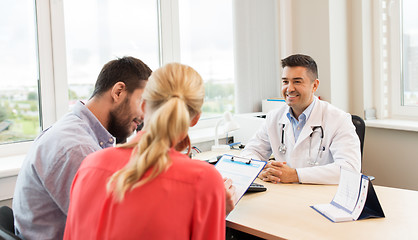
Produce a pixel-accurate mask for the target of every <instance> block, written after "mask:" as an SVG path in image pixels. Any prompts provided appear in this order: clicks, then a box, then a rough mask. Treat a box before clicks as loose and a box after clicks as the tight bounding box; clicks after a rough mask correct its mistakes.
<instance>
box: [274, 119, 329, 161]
mask: <svg viewBox="0 0 418 240" xmlns="http://www.w3.org/2000/svg"><path fill="white" fill-rule="evenodd" d="M281 125H282V141H281V144H280V146H279V152H280V153H282V154H286V151H287V147H286V144H284V127H285V126H286V125H285V124H284V123H282V124H281ZM316 129H319V130H321V141H320V143H319V147H318V154H317V155H316V158H315V161H312V160H311V159H309V160H308V164H309V165H312V166H316V165H318V164H319V163H318V157H319V158H321V157H322V152H323V151H324V148H325V147H322V140H324V129H323V128H322V126H313V127H312V132H311V134H309V138H310V140H309V158H310V156H311V144H312V136H313V134H314V133H315V130H316Z"/></svg>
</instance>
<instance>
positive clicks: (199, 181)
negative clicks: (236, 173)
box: [64, 63, 225, 239]
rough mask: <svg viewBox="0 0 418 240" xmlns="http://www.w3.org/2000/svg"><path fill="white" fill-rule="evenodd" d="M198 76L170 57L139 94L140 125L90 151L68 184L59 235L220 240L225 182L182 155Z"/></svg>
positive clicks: (195, 111)
mask: <svg viewBox="0 0 418 240" xmlns="http://www.w3.org/2000/svg"><path fill="white" fill-rule="evenodd" d="M203 98H204V87H203V81H202V78H201V77H200V75H199V74H198V73H197V72H196V71H195V70H194V69H193V68H191V67H189V66H186V65H182V64H178V63H172V64H167V65H165V66H163V67H161V68H159V69H157V70H156V71H155V72H153V73H152V75H151V76H150V78H149V79H148V83H147V86H146V87H145V90H144V92H143V94H142V99H143V102H142V104H141V108H142V110H143V112H144V116H145V119H144V129H143V131H141V132H139V133H138V134H137V136H136V137H135V138H134V139H133V140H132V141H130V142H128V143H126V144H124V145H120V146H118V147H115V148H108V149H104V150H101V151H98V152H95V153H93V154H91V155H89V156H88V157H87V158H86V159H85V160H84V161H83V163H82V164H81V167H80V169H79V170H78V172H77V175H76V177H75V179H74V182H73V186H72V189H71V199H70V207H69V210H68V216H67V223H66V229H65V234H64V239H224V238H225V188H224V183H223V180H222V177H221V175H220V174H219V173H218V172H217V171H216V169H215V168H214V167H213V166H211V165H209V164H207V163H206V162H201V161H198V160H191V159H190V158H189V157H187V155H185V154H182V153H180V152H179V151H183V150H185V149H186V147H187V146H188V147H189V151H190V140H189V137H188V135H187V132H188V129H189V126H193V125H195V124H196V123H197V121H198V120H199V117H200V113H201V107H202V104H203Z"/></svg>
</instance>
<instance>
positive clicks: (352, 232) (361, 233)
mask: <svg viewBox="0 0 418 240" xmlns="http://www.w3.org/2000/svg"><path fill="white" fill-rule="evenodd" d="M222 153H228V154H233V155H238V154H239V151H237V150H230V151H226V152H222ZM222 153H218V152H204V153H200V154H198V155H196V156H195V158H196V159H202V160H204V159H209V158H212V157H216V156H218V155H221V154H222ZM256 182H258V183H261V184H263V185H264V186H266V187H267V191H265V192H258V193H249V194H245V195H244V197H243V198H242V199H241V200H240V201H239V202H238V204H237V205H236V207H235V209H234V210H233V211H232V212H231V213H230V214H229V215H228V217H227V219H226V220H227V223H226V224H227V226H228V227H231V228H234V229H237V230H239V231H242V232H247V233H250V234H252V235H255V236H259V237H262V238H266V239H367V240H370V239H379V240H380V239H418V224H417V223H418V191H411V190H404V189H397V188H389V187H382V186H374V189H375V191H376V194H377V198H378V199H379V202H380V205H381V206H382V209H383V212H384V213H385V218H374V219H373V218H371V219H363V220H358V221H352V222H340V223H333V222H331V221H329V220H328V219H327V218H325V217H324V216H322V215H321V214H319V213H318V212H316V211H315V210H313V209H312V208H311V207H310V206H312V205H315V204H321V203H329V202H331V200H332V198H333V197H334V195H335V193H336V192H337V187H338V186H337V185H311V184H281V183H279V184H272V183H268V182H263V181H261V180H260V179H256Z"/></svg>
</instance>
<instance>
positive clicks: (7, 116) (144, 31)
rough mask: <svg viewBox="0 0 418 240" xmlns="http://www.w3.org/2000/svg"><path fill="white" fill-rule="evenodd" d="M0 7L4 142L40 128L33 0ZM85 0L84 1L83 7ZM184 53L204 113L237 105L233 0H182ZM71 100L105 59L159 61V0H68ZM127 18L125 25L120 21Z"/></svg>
mask: <svg viewBox="0 0 418 240" xmlns="http://www.w3.org/2000/svg"><path fill="white" fill-rule="evenodd" d="M5 1H7V4H4V6H7V8H6V7H3V8H0V14H1V15H0V53H1V54H0V74H1V76H2V79H1V80H0V144H3V143H11V142H18V141H26V140H33V139H34V138H35V137H36V136H37V135H38V134H39V132H40V130H41V128H40V125H41V124H40V119H41V112H40V111H39V105H40V103H39V99H40V98H41V96H38V92H39V90H38V80H39V79H38V78H39V73H38V57H37V39H36V16H35V3H34V1H13V0H5ZM80 6H83V7H80ZM179 11H180V12H179V17H180V19H179V20H180V22H179V23H180V54H181V56H180V58H181V60H180V61H181V62H182V63H184V64H187V65H190V66H192V67H193V68H195V69H196V70H197V71H198V72H199V73H200V74H201V76H202V78H203V80H204V81H205V93H206V97H205V104H204V106H203V109H202V110H203V118H207V117H212V116H217V115H221V114H222V113H223V112H224V111H232V112H233V111H234V82H233V79H234V61H233V41H232V34H233V31H232V1H231V0H228V1H224V0H213V1H205V0H180V1H179ZM64 22H65V41H66V63H67V81H68V88H69V89H68V94H69V100H70V102H69V106H70V107H71V106H72V105H73V104H74V103H75V102H76V101H77V100H83V101H87V100H88V98H89V97H90V96H91V93H92V91H93V87H94V83H95V81H96V78H97V75H98V74H99V72H100V70H101V68H102V67H103V65H104V64H105V63H107V62H108V61H110V60H113V59H116V58H118V57H123V56H134V57H137V58H139V59H141V60H142V61H144V62H145V63H146V64H148V66H149V67H150V68H151V69H153V70H155V69H157V68H158V67H159V45H158V44H159V39H158V31H159V29H158V10H157V1H150V0H95V1H82V0H64ZM121 26H123V27H121Z"/></svg>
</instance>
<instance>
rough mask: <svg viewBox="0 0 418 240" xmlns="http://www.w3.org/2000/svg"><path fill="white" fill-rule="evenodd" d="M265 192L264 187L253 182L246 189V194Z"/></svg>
mask: <svg viewBox="0 0 418 240" xmlns="http://www.w3.org/2000/svg"><path fill="white" fill-rule="evenodd" d="M266 190H267V188H266V187H264V185H262V184H258V183H255V182H253V183H251V185H250V186H249V187H248V189H247V191H246V192H264V191H266Z"/></svg>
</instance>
